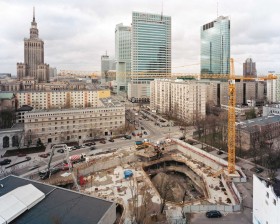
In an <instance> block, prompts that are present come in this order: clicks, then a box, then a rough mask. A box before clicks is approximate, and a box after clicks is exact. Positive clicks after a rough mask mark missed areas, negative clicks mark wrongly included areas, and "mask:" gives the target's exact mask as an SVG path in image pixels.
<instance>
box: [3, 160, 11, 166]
mask: <svg viewBox="0 0 280 224" xmlns="http://www.w3.org/2000/svg"><path fill="white" fill-rule="evenodd" d="M11 162H12V160H10V159H4V160H2V161H0V166H3V165H8V164H10V163H11Z"/></svg>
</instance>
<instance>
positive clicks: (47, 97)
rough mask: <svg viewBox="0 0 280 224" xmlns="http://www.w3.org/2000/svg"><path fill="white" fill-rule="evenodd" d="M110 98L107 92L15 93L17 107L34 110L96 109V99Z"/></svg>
mask: <svg viewBox="0 0 280 224" xmlns="http://www.w3.org/2000/svg"><path fill="white" fill-rule="evenodd" d="M104 96H105V97H110V91H109V90H62V91H20V92H16V98H17V100H18V107H22V106H23V105H29V106H32V107H33V108H34V109H61V108H86V107H98V106H99V105H98V102H99V101H98V99H100V98H104Z"/></svg>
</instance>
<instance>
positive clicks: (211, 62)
mask: <svg viewBox="0 0 280 224" xmlns="http://www.w3.org/2000/svg"><path fill="white" fill-rule="evenodd" d="M200 35H201V56H200V66H201V74H229V73H230V20H229V17H224V16H220V17H218V18H217V19H215V20H214V21H211V22H209V23H207V24H205V25H203V26H202V27H201V32H200Z"/></svg>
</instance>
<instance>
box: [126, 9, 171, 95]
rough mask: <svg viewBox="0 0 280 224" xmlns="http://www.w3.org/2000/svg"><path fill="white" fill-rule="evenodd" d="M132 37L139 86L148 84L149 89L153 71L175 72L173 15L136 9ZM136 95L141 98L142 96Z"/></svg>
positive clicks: (135, 82) (134, 77)
mask: <svg viewBox="0 0 280 224" xmlns="http://www.w3.org/2000/svg"><path fill="white" fill-rule="evenodd" d="M131 38H132V39H131V75H132V77H131V82H132V83H133V85H134V86H135V88H138V83H139V85H141V86H143V85H144V83H146V85H147V88H146V89H149V88H150V87H149V84H150V81H152V80H153V78H151V77H149V74H153V75H155V76H156V75H162V76H164V75H169V74H170V73H171V17H170V16H165V15H160V14H150V13H141V12H133V13H132V36H131ZM139 75H141V77H140V76H139ZM145 76H147V78H146V77H145ZM141 80H145V82H142V81H141ZM135 92H137V93H138V92H139V91H135ZM140 92H142V91H140ZM128 94H129V93H128ZM131 95H133V94H131ZM145 97H146V95H145ZM147 97H150V95H148V96H147ZM135 98H137V99H139V100H141V98H142V96H141V95H137V96H136V97H135Z"/></svg>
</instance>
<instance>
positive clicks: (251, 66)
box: [243, 58, 257, 78]
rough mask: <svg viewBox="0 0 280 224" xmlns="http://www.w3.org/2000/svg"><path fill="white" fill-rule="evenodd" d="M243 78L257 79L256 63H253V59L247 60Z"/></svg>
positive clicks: (244, 65) (244, 64)
mask: <svg viewBox="0 0 280 224" xmlns="http://www.w3.org/2000/svg"><path fill="white" fill-rule="evenodd" d="M243 76H244V77H248V78H249V77H250V78H256V77H257V70H256V63H255V62H253V60H252V58H247V59H246V61H245V63H243Z"/></svg>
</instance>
